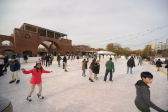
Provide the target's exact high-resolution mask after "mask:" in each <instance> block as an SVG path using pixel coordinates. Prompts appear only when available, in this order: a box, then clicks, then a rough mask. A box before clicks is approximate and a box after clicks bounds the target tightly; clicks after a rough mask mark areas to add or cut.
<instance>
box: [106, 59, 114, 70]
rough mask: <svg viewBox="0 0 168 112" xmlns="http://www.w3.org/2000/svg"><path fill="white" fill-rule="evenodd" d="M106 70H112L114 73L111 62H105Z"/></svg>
mask: <svg viewBox="0 0 168 112" xmlns="http://www.w3.org/2000/svg"><path fill="white" fill-rule="evenodd" d="M106 70H113V72H114V71H115V70H114V63H113V62H112V61H110V60H109V61H107V62H106Z"/></svg>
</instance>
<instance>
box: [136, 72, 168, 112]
mask: <svg viewBox="0 0 168 112" xmlns="http://www.w3.org/2000/svg"><path fill="white" fill-rule="evenodd" d="M152 80H153V75H152V74H151V73H150V72H142V73H141V80H139V81H137V83H136V84H135V87H136V99H135V105H136V107H137V108H138V109H139V110H140V111H141V112H150V107H151V108H153V109H155V110H157V111H158V112H168V110H167V111H164V110H162V109H160V108H159V107H158V106H156V105H155V104H154V103H153V102H152V101H151V100H150V90H149V86H148V85H147V84H151V83H152Z"/></svg>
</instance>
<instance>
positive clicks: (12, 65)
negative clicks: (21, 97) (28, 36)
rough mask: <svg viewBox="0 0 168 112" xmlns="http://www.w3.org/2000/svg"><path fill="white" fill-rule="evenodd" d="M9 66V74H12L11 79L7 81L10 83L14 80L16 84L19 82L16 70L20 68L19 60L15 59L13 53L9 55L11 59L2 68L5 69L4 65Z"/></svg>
mask: <svg viewBox="0 0 168 112" xmlns="http://www.w3.org/2000/svg"><path fill="white" fill-rule="evenodd" d="M8 66H10V71H11V76H12V80H11V81H10V82H9V84H12V83H14V82H15V81H16V84H19V82H20V78H19V75H18V72H19V70H20V63H19V61H18V60H17V59H16V57H15V55H13V56H12V57H11V61H9V62H8V63H7V64H6V65H5V66H4V68H3V69H5V68H6V67H8Z"/></svg>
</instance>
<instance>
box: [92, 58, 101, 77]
mask: <svg viewBox="0 0 168 112" xmlns="http://www.w3.org/2000/svg"><path fill="white" fill-rule="evenodd" d="M99 71H100V64H99V60H98V61H96V62H95V64H94V65H93V73H94V79H96V80H97V79H98V77H97V74H99Z"/></svg>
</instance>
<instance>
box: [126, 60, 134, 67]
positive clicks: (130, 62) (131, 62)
mask: <svg viewBox="0 0 168 112" xmlns="http://www.w3.org/2000/svg"><path fill="white" fill-rule="evenodd" d="M127 66H128V67H131V68H133V67H135V62H134V59H133V58H130V59H129V60H128V61H127Z"/></svg>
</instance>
